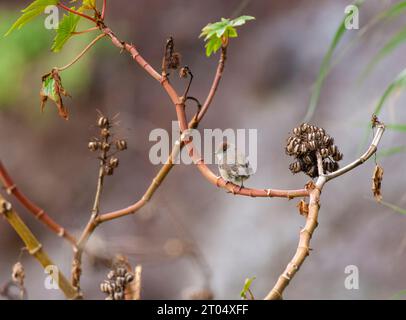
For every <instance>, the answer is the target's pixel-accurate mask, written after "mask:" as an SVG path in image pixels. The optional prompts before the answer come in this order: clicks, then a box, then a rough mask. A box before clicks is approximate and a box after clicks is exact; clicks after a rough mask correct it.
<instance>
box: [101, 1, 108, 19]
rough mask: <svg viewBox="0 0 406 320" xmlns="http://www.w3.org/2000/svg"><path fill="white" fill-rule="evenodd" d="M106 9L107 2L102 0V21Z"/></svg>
mask: <svg viewBox="0 0 406 320" xmlns="http://www.w3.org/2000/svg"><path fill="white" fill-rule="evenodd" d="M106 9H107V0H103V8H102V13H101V20H104V17H105V16H106Z"/></svg>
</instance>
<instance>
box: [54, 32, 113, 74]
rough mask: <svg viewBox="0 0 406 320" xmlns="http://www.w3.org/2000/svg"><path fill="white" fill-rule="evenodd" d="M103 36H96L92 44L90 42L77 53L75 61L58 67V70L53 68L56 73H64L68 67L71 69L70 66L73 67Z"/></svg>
mask: <svg viewBox="0 0 406 320" xmlns="http://www.w3.org/2000/svg"><path fill="white" fill-rule="evenodd" d="M105 36H106V35H105V34H100V35H98V36H97V37H96V38H95V39H93V40H92V42H90V43H89V44H88V45H87V46H86V48H84V49H83V50H82V52H81V53H79V54H78V55H77V56H76V58H75V59H73V60H72V61H71V62H69V63H68V64H67V65H66V66H63V67H60V68H55V69H56V70H58V71H64V70H66V69H68V68H69V67H71V66H72V65H74V64H75V63H76V62H77V61H78V60H79V59H80V58H82V57H83V56H84V55H85V54H86V52H88V51H89V50H90V49H91V48H92V47H93V46H94V45H95V44H96V42H97V41H99V40H100V39H101V38H103V37H105Z"/></svg>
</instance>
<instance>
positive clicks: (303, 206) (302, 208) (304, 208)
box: [297, 200, 309, 217]
mask: <svg viewBox="0 0 406 320" xmlns="http://www.w3.org/2000/svg"><path fill="white" fill-rule="evenodd" d="M297 207H298V209H299V213H300V215H302V216H304V217H307V215H308V214H309V204H308V203H307V202H306V201H304V200H300V201H299V203H298V204H297Z"/></svg>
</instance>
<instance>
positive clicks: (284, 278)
mask: <svg viewBox="0 0 406 320" xmlns="http://www.w3.org/2000/svg"><path fill="white" fill-rule="evenodd" d="M377 128H378V130H377V131H376V133H375V136H374V138H373V140H372V143H371V145H370V147H369V148H368V150H367V151H366V152H365V153H364V154H363V155H362V156H361V157H360V158H358V159H357V160H355V161H354V162H352V163H350V164H349V165H347V166H345V167H343V168H342V169H340V170H337V171H335V172H333V173H330V174H328V175H325V174H324V173H323V165H322V163H321V156H320V154H317V160H318V170H319V177H318V178H317V180H316V184H313V183H311V184H310V186H309V189H311V191H310V198H309V199H310V200H309V201H310V202H309V212H308V215H307V217H306V225H305V227H304V228H303V229H302V230H301V231H300V236H299V244H298V246H297V249H296V253H295V255H294V256H293V258H292V260H291V261H290V262H289V264H288V265H287V267H286V269H285V270H284V271H283V273H282V274H281V276H280V277H279V278H278V280H277V282H276V284H275V286H274V287H273V288H272V290H271V291H270V292H269V293H268V295H267V296H266V297H265V300H279V299H282V295H283V292H284V290H285V288H286V287H287V286H288V285H289V283H290V281H291V280H292V278H293V277H294V276H295V274H296V272H297V271H298V270H299V268H300V267H301V265H302V264H303V262H304V261H305V259H306V257H307V256H308V255H309V253H310V250H311V249H310V240H311V238H312V235H313V232H314V230H315V229H316V228H317V226H318V222H317V218H318V214H319V209H320V194H321V191H322V189H323V187H324V185H325V184H326V183H327V182H328V181H329V180H331V179H334V178H336V177H339V176H341V175H343V174H345V173H347V172H349V171H351V170H352V169H354V168H356V167H357V166H359V165H360V164H362V163H364V162H365V161H367V160H368V159H369V158H370V157H371V156H372V155H373V154H374V153H375V152H376V150H377V147H378V144H379V142H380V140H381V138H382V135H383V133H384V131H385V126H384V124H383V123H378V124H377Z"/></svg>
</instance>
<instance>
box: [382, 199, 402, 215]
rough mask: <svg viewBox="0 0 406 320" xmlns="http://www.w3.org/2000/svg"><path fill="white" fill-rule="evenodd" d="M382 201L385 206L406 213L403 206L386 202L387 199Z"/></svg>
mask: <svg viewBox="0 0 406 320" xmlns="http://www.w3.org/2000/svg"><path fill="white" fill-rule="evenodd" d="M380 203H381V204H382V205H384V206H385V207H387V208H389V209H392V210H393V211H395V212H397V213H400V214H404V215H406V209H402V208H400V207H398V206H396V205H394V204H392V203H389V202H385V201H381V202H380Z"/></svg>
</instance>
